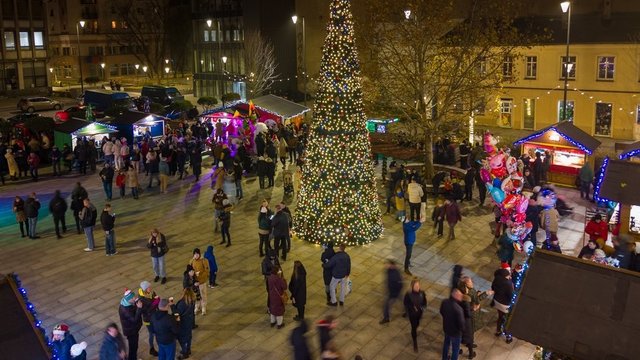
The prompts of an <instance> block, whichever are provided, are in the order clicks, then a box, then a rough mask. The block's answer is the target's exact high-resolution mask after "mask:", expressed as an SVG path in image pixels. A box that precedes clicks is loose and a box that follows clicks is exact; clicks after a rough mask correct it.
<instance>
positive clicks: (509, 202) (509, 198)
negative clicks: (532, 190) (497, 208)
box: [500, 189, 519, 209]
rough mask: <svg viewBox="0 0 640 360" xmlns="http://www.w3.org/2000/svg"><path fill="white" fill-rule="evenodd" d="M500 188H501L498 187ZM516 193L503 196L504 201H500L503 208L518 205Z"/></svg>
mask: <svg viewBox="0 0 640 360" xmlns="http://www.w3.org/2000/svg"><path fill="white" fill-rule="evenodd" d="M500 190H502V189H500ZM518 200H519V198H518V195H516V194H508V195H506V196H505V198H504V201H503V202H502V208H503V209H512V208H514V207H516V205H518Z"/></svg>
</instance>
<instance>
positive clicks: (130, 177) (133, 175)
mask: <svg viewBox="0 0 640 360" xmlns="http://www.w3.org/2000/svg"><path fill="white" fill-rule="evenodd" d="M138 186H140V182H138V172H137V171H136V169H135V168H134V167H133V166H129V169H128V170H127V187H129V188H131V195H132V196H133V198H134V199H138Z"/></svg>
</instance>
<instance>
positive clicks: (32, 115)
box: [7, 113, 40, 125]
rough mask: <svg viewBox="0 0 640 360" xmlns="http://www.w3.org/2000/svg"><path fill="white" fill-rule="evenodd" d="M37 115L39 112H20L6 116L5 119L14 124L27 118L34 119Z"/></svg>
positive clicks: (38, 115)
mask: <svg viewBox="0 0 640 360" xmlns="http://www.w3.org/2000/svg"><path fill="white" fill-rule="evenodd" d="M39 117H40V114H36V113H21V114H17V115H14V116H12V117H10V118H8V119H7V121H9V122H10V123H11V124H14V125H15V124H19V123H23V122H25V121H27V120H29V119H36V118H39Z"/></svg>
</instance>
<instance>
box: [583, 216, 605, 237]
mask: <svg viewBox="0 0 640 360" xmlns="http://www.w3.org/2000/svg"><path fill="white" fill-rule="evenodd" d="M584 232H586V233H587V234H589V239H591V240H596V239H604V240H605V241H606V240H607V237H608V236H609V225H608V224H607V222H606V221H603V220H600V222H599V223H597V222H595V221H593V220H591V221H589V222H588V223H587V227H586V228H585V229H584Z"/></svg>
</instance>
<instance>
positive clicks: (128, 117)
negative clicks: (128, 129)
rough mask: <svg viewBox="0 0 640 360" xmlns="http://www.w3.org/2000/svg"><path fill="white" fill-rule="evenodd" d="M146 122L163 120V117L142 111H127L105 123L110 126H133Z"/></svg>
mask: <svg viewBox="0 0 640 360" xmlns="http://www.w3.org/2000/svg"><path fill="white" fill-rule="evenodd" d="M147 120H151V121H157V120H165V117H163V116H160V115H157V114H150V113H145V112H142V111H133V110H127V111H125V112H123V113H122V114H121V115H119V116H116V117H115V118H113V119H111V120H109V121H107V123H108V124H111V125H133V124H136V123H141V122H144V121H147Z"/></svg>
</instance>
